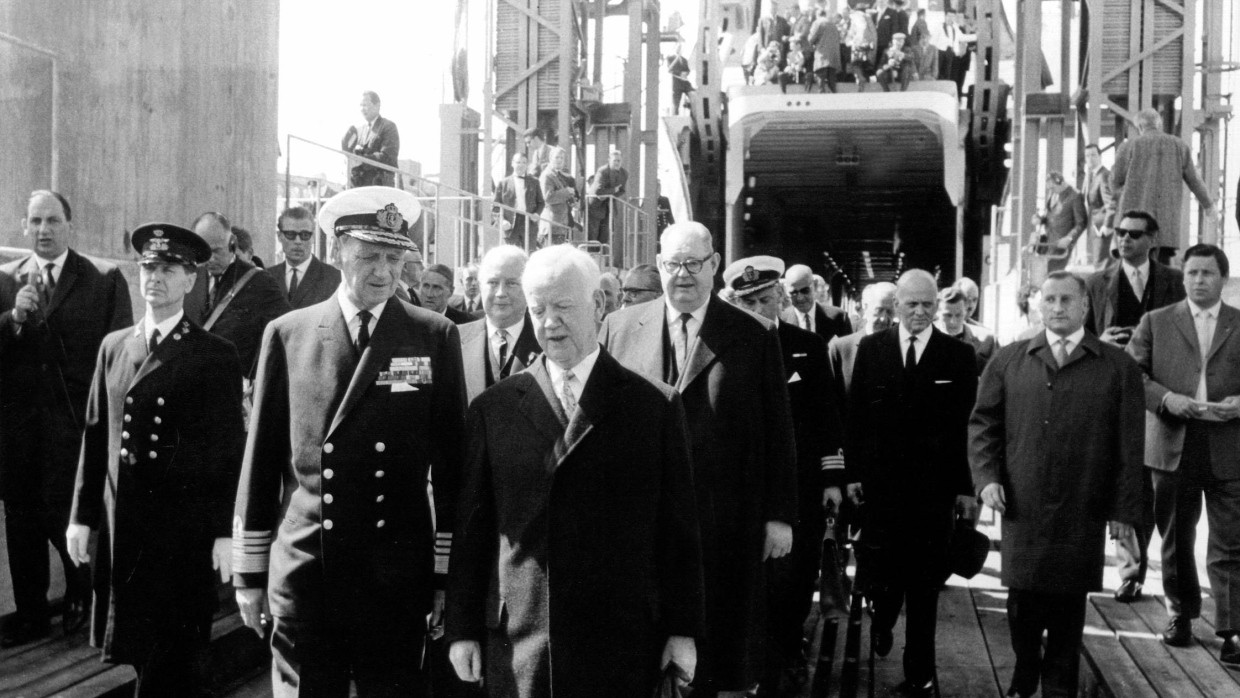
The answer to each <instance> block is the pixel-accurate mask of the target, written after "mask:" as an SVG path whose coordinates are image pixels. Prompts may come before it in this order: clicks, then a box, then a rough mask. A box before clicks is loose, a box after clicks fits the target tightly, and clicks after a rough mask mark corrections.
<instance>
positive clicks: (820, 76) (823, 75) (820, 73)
mask: <svg viewBox="0 0 1240 698" xmlns="http://www.w3.org/2000/svg"><path fill="white" fill-rule="evenodd" d="M837 72H839V71H837V70H836V69H835V68H834V67H832V66H827V67H825V68H815V69H814V81H815V82H817V83H818V91H819V92H827V91H828V90H829V91H831V92H835V84H836V80H835V78H836V73H837Z"/></svg>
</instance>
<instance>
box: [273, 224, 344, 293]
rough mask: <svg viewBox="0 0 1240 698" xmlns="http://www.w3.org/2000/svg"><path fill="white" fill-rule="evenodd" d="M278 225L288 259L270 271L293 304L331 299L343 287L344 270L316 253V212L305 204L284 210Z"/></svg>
mask: <svg viewBox="0 0 1240 698" xmlns="http://www.w3.org/2000/svg"><path fill="white" fill-rule="evenodd" d="M277 227H278V229H279V232H280V237H279V240H280V247H281V248H283V250H284V261H283V262H280V263H279V264H277V265H275V266H273V267H272V268H271V269H270V270H268V272H267V273H269V274H271V276H272V278H274V279H275V280H276V285H277V286H279V287H280V292H281V293H283V294H284V297H285V298H287V299H288V302H289V305H291V306H293V308H294V309H296V308H305V307H307V306H311V305H314V304H316V303H322V302H323V301H325V300H327V299H328V298H331V296H332V294H333V293H335V292H336V288H337V287H339V286H340V270H339V269H337V268H336V267H333V266H331V265H330V264H324V263H323V262H320V261H319V260H318V259H317V258H315V256H314V236H315V234H316V230H315V225H314V214H312V213H310V211H308V210H307V209H305V208H302V207H301V206H293V207H291V208H286V209H284V212H283V213H281V214H280V220H279V223H277Z"/></svg>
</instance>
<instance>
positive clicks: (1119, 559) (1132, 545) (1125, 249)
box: [1085, 211, 1185, 603]
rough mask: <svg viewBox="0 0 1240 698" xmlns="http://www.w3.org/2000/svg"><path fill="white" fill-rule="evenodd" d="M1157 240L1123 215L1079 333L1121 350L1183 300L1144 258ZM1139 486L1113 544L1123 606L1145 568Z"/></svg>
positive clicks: (1140, 214) (1152, 225) (1139, 221)
mask: <svg viewBox="0 0 1240 698" xmlns="http://www.w3.org/2000/svg"><path fill="white" fill-rule="evenodd" d="M1157 238H1158V221H1156V220H1154V217H1153V216H1152V215H1150V214H1149V213H1146V212H1145V211H1127V212H1125V213H1124V214H1123V216H1122V217H1121V218H1120V221H1119V223H1118V224H1117V225H1116V226H1115V247H1116V250H1118V252H1119V257H1120V263H1119V264H1113V265H1111V266H1109V267H1107V268H1106V269H1104V270H1103V271H1102V272H1100V273H1098V274H1094V275H1093V276H1092V277H1090V279H1089V312H1088V313H1087V314H1086V316H1085V329H1087V330H1089V331H1090V332H1093V333H1094V334H1096V335H1098V338H1099V339H1101V340H1102V341H1104V342H1108V343H1110V344H1114V345H1116V346H1119V347H1122V346H1125V345H1127V344H1128V340H1129V339H1131V338H1132V333H1133V331H1134V330H1136V328H1137V324H1138V323H1139V322H1140V321H1141V317H1142V316H1143V315H1145V314H1146V313H1148V312H1150V311H1151V310H1157V309H1158V308H1162V307H1165V306H1168V305H1171V304H1173V303H1178V302H1180V301H1182V300H1184V297H1185V291H1184V274H1183V273H1181V272H1180V270H1178V269H1173V268H1171V267H1169V266H1166V265H1165V264H1161V263H1159V262H1158V261H1157V260H1154V259H1151V258H1150V250H1151V249H1152V248H1153V246H1154V244H1155V242H1156V240H1157ZM1142 484H1143V485H1144V487H1143V490H1142V497H1143V499H1142V511H1143V512H1144V514H1145V518H1144V519H1143V520H1142V521H1141V522H1139V523H1138V525H1136V526H1134V527H1133V530H1132V533H1131V534H1129V535H1124V536H1120V537H1118V538H1116V541H1115V557H1116V567H1117V568H1118V571H1119V581H1120V584H1119V588H1118V589H1117V590H1116V592H1115V598H1116V600H1118V601H1121V602H1123V603H1131V602H1133V601H1136V600H1138V599H1140V598H1141V588H1142V587H1143V586H1144V585H1145V570H1146V568H1147V567H1148V565H1149V551H1148V548H1149V545H1150V537H1151V535H1153V532H1154V520H1153V515H1154V514H1153V501H1154V487H1153V481H1152V480H1151V479H1150V478H1149V477H1148V476H1147V477H1145V478H1144V482H1143V483H1142Z"/></svg>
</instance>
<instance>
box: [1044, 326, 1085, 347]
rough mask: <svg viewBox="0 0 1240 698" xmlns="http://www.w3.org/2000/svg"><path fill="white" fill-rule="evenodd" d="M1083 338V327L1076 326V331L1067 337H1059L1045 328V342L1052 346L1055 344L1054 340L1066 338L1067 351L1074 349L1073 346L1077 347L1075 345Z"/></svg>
mask: <svg viewBox="0 0 1240 698" xmlns="http://www.w3.org/2000/svg"><path fill="white" fill-rule="evenodd" d="M1084 338H1085V328H1084V327H1079V328H1077V330H1076V332H1073V333H1072V334H1070V335H1068V336H1067V337H1060V336H1059V335H1057V334H1055V333H1054V332H1051V331H1050V330H1046V343H1047V344H1049V345H1050V346H1051V347H1054V346H1055V342H1058V341H1059V340H1060V339H1067V340H1068V351H1069V352H1071V351H1072V350H1073V349H1075V348H1076V347H1077V345H1079V344H1080V343H1081V340H1082V339H1084Z"/></svg>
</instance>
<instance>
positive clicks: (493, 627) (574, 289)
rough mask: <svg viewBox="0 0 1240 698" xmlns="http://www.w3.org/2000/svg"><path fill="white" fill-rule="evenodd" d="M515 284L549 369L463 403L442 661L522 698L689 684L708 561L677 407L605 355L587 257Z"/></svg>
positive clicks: (542, 254) (534, 271) (564, 260)
mask: <svg viewBox="0 0 1240 698" xmlns="http://www.w3.org/2000/svg"><path fill="white" fill-rule="evenodd" d="M522 286H523V288H524V289H525V293H526V295H527V297H528V298H529V304H530V315H531V318H532V321H533V325H534V331H535V334H536V335H537V337H538V342H539V344H540V345H541V346H542V348H543V356H542V357H541V358H540V359H538V360H537V361H536V362H534V364H533V365H532V366H530V367H529V368H528V369H526V370H525V371H523V372H521V373H518V374H516V375H514V376H512V377H511V378H509V379H507V380H505V381H501V382H500V383H498V384H496V385H495V386H493V387H492V388H490V389H488V390H487V391H486V392H484V393H483V394H482V395H481V396H479V397H478V398H477V399H476V400H474V402H473V404H472V405H471V406H470V411H469V420H468V423H469V448H468V457H467V462H466V467H465V483H464V488H463V489H462V493H461V498H460V500H459V502H458V504H457V506H458V507H459V509H458V511H459V512H460V515H459V516H458V518H457V527H456V532H455V536H454V538H455V541H456V544H455V547H454V550H453V555H452V560H451V566H450V571H449V574H450V584H449V589H450V592H449V594H448V598H449V602H448V608H447V623H446V632H447V637H448V639H449V641H450V642H451V643H452V644H451V649H450V656H451V659H452V664H453V666H454V667H455V669H456V672H457V675H458V676H460V677H461V679H463V680H465V681H478V680H480V679H482V678H483V677H485V679H486V688H487V691H488V693H489V694H490V695H501V696H520V697H521V698H527V697H532V696H549V695H566V696H585V695H589V696H604V697H608V696H615V697H616V698H622V697H624V698H627V697H628V696H641V695H646V694H648V693H650V692H651V691H653V690H654V686H655V685H656V683H657V681H658V680H659V674H660V672H661V671H670V672H675V673H676V674H677V675H678V677H679V678H680V679H681V680H690V679H692V677H693V675H694V672H695V668H696V665H697V652H696V647H695V644H694V639H693V638H695V637H700V636H701V635H702V630H703V627H702V622H703V617H702V597H703V591H702V566H701V563H702V553H701V547H700V546H701V540H700V537H699V532H698V519H697V510H696V508H695V506H694V491H693V474H692V470H691V468H690V465H689V452H688V440H687V437H686V434H685V418H684V410H683V407H682V405H681V400H680V396H679V395H678V394H677V393H676V391H675V390H673V389H671V388H670V387H667V386H664V385H659V384H657V383H653V382H651V381H649V380H647V379H645V378H642V377H641V376H640V375H638V374H637V373H634V372H633V371H630V370H629V369H626V368H624V367H623V366H621V365H620V363H619V362H618V361H616V360H615V359H614V358H612V357H611V355H610V354H609V353H608V352H607V351H606V350H605V349H603V348H601V347H600V346H599V343H598V339H597V335H596V332H595V328H596V327H597V325H596V323H597V322H598V320H599V317H600V315H601V313H602V310H603V294H602V291H600V290H599V270H598V267H597V266H596V265H595V263H594V261H593V260H592V259H591V258H590V256H589V255H587V254H586V253H584V252H582V251H580V250H577V249H575V248H573V247H570V246H566V245H561V246H553V247H549V248H546V249H543V250H539V251H538V252H535V253H534V254H533V255H532V256H531V257H530V260H529V263H528V264H527V265H526V267H525V272H524V274H523V275H522ZM493 579H494V580H496V581H495V582H493V581H492V580H493ZM496 583H497V584H498V591H499V595H498V598H499V603H496V602H495V600H494V599H493V595H492V591H491V588H492V585H493V584H496ZM484 643H485V646H486V653H485V667H484V666H483V664H484V661H483V652H482V647H483V645H484ZM553 646H554V656H553V651H552V647H553ZM673 664H674V665H675V666H674V667H673V666H672V665H673Z"/></svg>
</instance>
